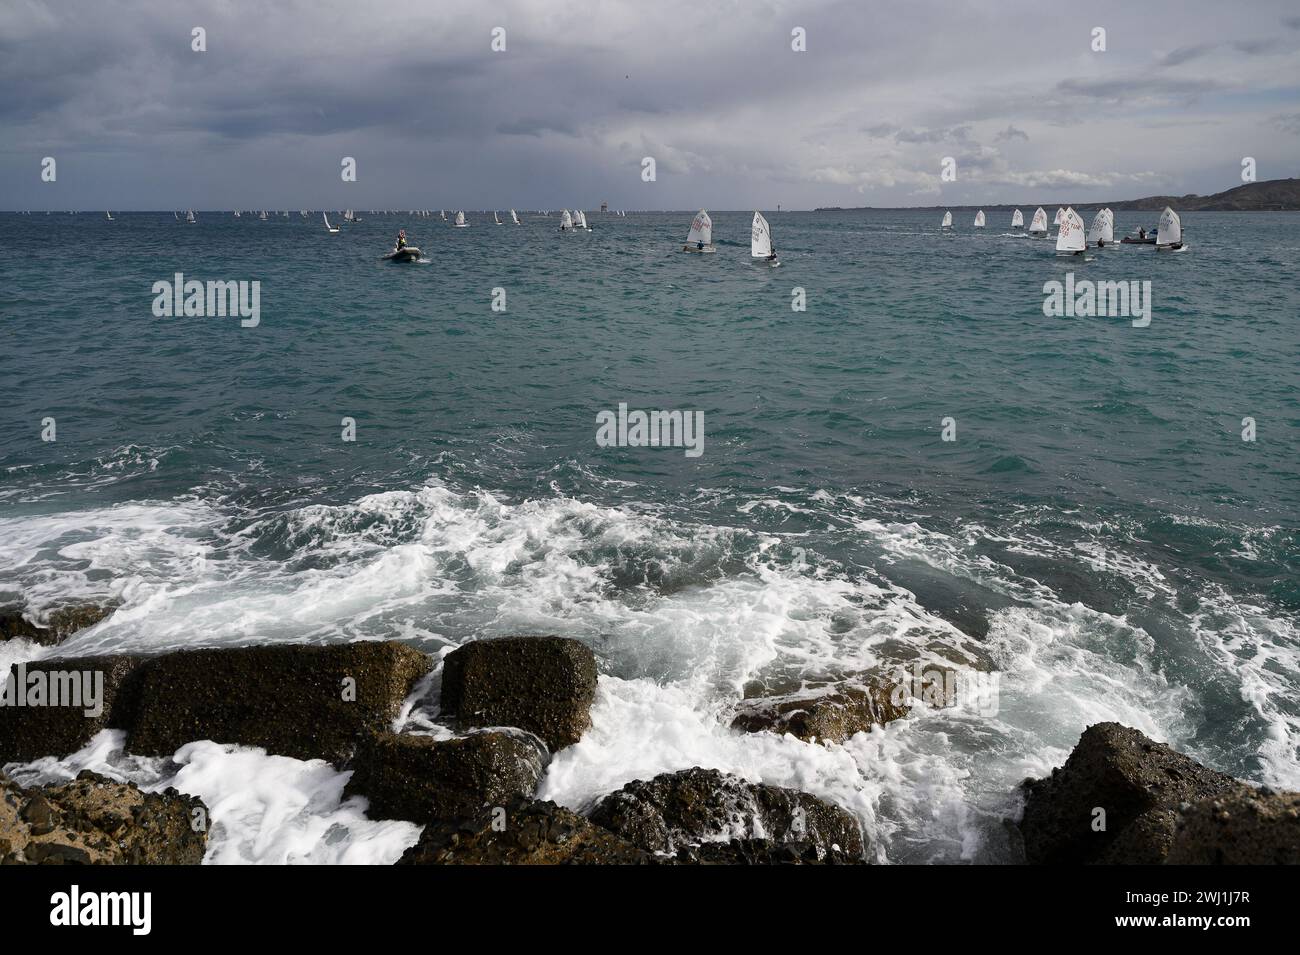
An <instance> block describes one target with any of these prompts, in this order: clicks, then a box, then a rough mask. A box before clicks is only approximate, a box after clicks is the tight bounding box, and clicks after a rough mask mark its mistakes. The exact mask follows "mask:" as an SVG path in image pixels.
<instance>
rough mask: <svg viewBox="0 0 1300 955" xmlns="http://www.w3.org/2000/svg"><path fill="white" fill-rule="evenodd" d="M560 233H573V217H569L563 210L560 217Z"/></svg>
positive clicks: (567, 212)
mask: <svg viewBox="0 0 1300 955" xmlns="http://www.w3.org/2000/svg"><path fill="white" fill-rule="evenodd" d="M560 231H561V232H572V231H573V216H571V215H569V210H568V209H565V210H564V214H563V215H561V216H560Z"/></svg>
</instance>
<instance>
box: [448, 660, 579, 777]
mask: <svg viewBox="0 0 1300 955" xmlns="http://www.w3.org/2000/svg"><path fill="white" fill-rule="evenodd" d="M595 695H596V658H595V656H594V655H593V654H592V652H591V650H590V649H589V648H588V647H587V646H586V645H585V644H583V643H581V642H579V641H577V640H573V639H571V638H569V637H500V638H497V639H492V640H475V641H473V642H472V643H467V644H465V645H464V646H463V647H460V648H458V649H456V650H454V651H452V652H451V653H449V654H448V655H447V657H446V659H444V660H443V669H442V712H443V714H444V715H445V716H447V717H449V718H451V719H453V720H454V721H455V724H456V725H457V726H459V727H460V728H462V729H466V728H470V727H484V726H517V727H519V728H520V729H525V730H528V731H529V732H530V733H535V734H537V736H539V737H540V738H541V739H542V740H543V741H544V742H545V743H546V745H547V746H549V747H550V748H551V751H552V752H554V751H557V750H560V749H563V748H564V747H565V746H569V745H571V744H573V743H576V742H577V741H578V740H579V739H580V738H581V737H582V734H583V733H584V732H586V730H587V727H589V726H590V725H591V703H592V700H593V699H594V698H595Z"/></svg>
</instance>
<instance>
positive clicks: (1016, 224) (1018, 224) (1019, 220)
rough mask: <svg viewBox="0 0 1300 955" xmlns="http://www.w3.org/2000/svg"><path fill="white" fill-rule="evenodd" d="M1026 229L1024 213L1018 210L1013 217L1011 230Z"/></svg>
mask: <svg viewBox="0 0 1300 955" xmlns="http://www.w3.org/2000/svg"><path fill="white" fill-rule="evenodd" d="M1024 227H1025V216H1024V213H1022V212H1021V211H1020V210H1019V209H1017V210H1016V211H1015V212H1014V213H1013V214H1012V216H1011V228H1013V229H1023V228H1024Z"/></svg>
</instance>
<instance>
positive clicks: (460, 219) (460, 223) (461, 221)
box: [451, 212, 469, 229]
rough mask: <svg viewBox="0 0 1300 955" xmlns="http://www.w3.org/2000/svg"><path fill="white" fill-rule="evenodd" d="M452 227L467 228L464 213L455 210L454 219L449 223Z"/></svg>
mask: <svg viewBox="0 0 1300 955" xmlns="http://www.w3.org/2000/svg"><path fill="white" fill-rule="evenodd" d="M451 226H452V228H453V229H468V228H469V223H468V222H466V221H465V213H463V212H457V213H456V221H455V222H453V223H452V224H451Z"/></svg>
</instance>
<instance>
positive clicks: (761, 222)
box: [749, 211, 772, 259]
mask: <svg viewBox="0 0 1300 955" xmlns="http://www.w3.org/2000/svg"><path fill="white" fill-rule="evenodd" d="M749 254H750V255H751V256H753V257H754V258H756V259H766V258H767V257H768V256H770V255H771V254H772V229H771V228H770V227H769V226H768V224H767V220H766V219H764V218H763V214H762V213H761V212H758V211H755V212H754V226H753V228H752V229H751V230H750V233H749Z"/></svg>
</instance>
